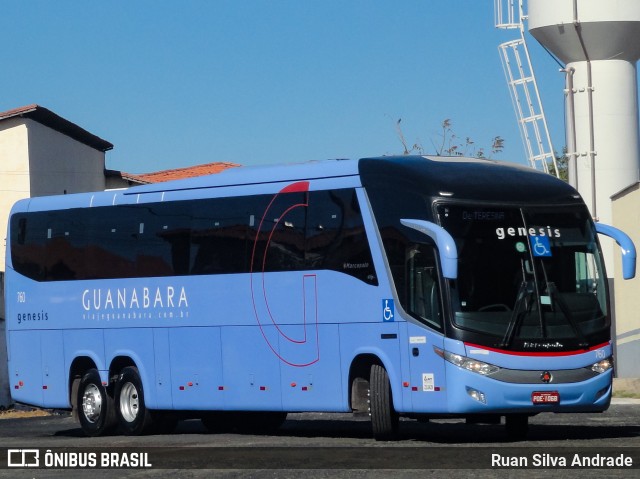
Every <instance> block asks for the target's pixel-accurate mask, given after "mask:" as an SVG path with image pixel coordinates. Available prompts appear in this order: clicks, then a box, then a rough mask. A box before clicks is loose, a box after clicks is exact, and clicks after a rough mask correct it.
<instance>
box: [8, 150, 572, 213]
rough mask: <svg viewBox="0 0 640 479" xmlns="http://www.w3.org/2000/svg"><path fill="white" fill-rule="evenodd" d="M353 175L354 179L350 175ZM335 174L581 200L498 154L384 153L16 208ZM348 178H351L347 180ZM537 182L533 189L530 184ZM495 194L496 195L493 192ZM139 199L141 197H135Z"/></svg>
mask: <svg viewBox="0 0 640 479" xmlns="http://www.w3.org/2000/svg"><path fill="white" fill-rule="evenodd" d="M349 178H351V179H349ZM323 179H326V180H331V179H336V180H340V181H336V184H340V185H342V186H341V187H345V186H344V185H346V184H347V183H348V184H349V186H352V187H353V186H361V185H364V186H365V187H369V186H382V187H387V188H405V187H408V188H416V189H419V190H420V191H422V192H423V193H425V194H429V195H432V196H437V195H439V194H441V193H442V192H445V193H447V192H449V193H456V197H457V198H467V199H478V200H483V199H492V198H494V199H499V198H500V197H506V198H509V199H511V200H523V201H532V200H534V201H535V200H538V201H539V200H541V198H540V196H541V193H540V192H541V191H544V195H545V198H544V201H542V202H545V203H546V202H549V201H558V200H560V199H563V200H566V199H568V198H569V197H572V198H573V201H576V199H577V198H579V196H576V195H577V192H576V191H575V190H574V189H573V188H572V187H571V186H569V185H567V184H566V183H564V182H562V181H559V180H557V179H556V178H554V177H552V176H551V175H548V174H545V173H542V172H539V171H536V170H533V169H531V168H528V167H525V166H520V165H516V164H513V163H505V162H500V161H494V160H486V159H478V158H466V157H441V156H384V157H377V158H376V157H372V158H363V159H360V160H342V159H335V160H322V161H309V162H305V163H294V164H282V165H269V166H244V167H239V168H230V169H227V170H225V171H223V172H221V173H217V174H213V175H206V176H200V177H195V178H187V179H181V180H174V181H167V182H162V183H155V184H150V185H142V186H134V187H131V188H128V189H123V190H112V191H105V192H93V193H91V192H90V193H78V194H70V195H60V196H50V197H37V198H32V199H26V200H21V201H20V202H18V203H17V204H16V205H15V206H14V212H16V211H26V210H30V211H44V210H55V209H67V208H78V207H91V206H107V205H116V204H131V203H132V202H133V201H134V197H136V198H144V197H146V198H145V199H143V200H141V201H162V199H160V195H164V194H165V193H171V195H170V196H169V197H167V198H166V199H169V198H171V199H184V198H186V197H187V196H186V195H187V193H185V194H184V195H183V194H182V193H180V192H194V191H195V192H197V190H206V189H210V188H222V187H242V186H245V187H251V186H258V185H267V184H276V183H280V184H283V183H290V182H295V181H304V180H323ZM344 180H348V181H347V183H345V181H344ZM532 184H536V185H537V186H538V187H537V188H533V189H531V190H528V189H527V188H526V187H524V188H523V186H528V185H532ZM245 190H246V191H247V192H246V193H243V194H256V193H250V192H249V191H256V189H255V188H246V189H245ZM490 197H491V198H490ZM136 201H137V199H136Z"/></svg>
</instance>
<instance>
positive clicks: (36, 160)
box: [26, 119, 105, 197]
mask: <svg viewBox="0 0 640 479" xmlns="http://www.w3.org/2000/svg"><path fill="white" fill-rule="evenodd" d="M26 123H27V129H28V132H29V164H30V180H31V196H32V197H34V196H46V195H62V194H65V193H81V192H85V191H102V190H104V189H105V177H104V153H103V152H101V151H98V150H96V149H94V148H91V147H90V146H87V145H85V144H83V143H80V142H78V141H75V140H73V139H71V138H69V137H68V136H66V135H63V134H62V133H58V132H57V131H55V130H52V129H51V128H48V127H46V126H44V125H42V124H40V123H38V122H35V121H33V120H29V119H28V120H26Z"/></svg>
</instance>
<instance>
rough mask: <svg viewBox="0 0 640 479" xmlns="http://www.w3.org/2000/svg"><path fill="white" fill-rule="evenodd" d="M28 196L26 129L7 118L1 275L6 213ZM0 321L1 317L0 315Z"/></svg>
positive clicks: (1, 161) (1, 176) (0, 160)
mask: <svg viewBox="0 0 640 479" xmlns="http://www.w3.org/2000/svg"><path fill="white" fill-rule="evenodd" d="M30 194H31V186H30V181H29V134H28V130H27V125H26V124H25V121H24V120H23V119H20V118H11V119H9V120H6V121H3V122H0V234H1V236H0V238H1V239H2V242H1V243H0V271H4V246H5V239H6V234H7V231H6V225H7V220H8V218H9V211H10V210H11V206H12V205H13V204H14V203H15V202H16V201H18V200H19V199H21V198H27V197H29V195H30ZM3 306H4V302H3ZM0 313H4V311H2V312H0ZM0 317H4V314H1V315H0Z"/></svg>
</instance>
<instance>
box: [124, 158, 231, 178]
mask: <svg viewBox="0 0 640 479" xmlns="http://www.w3.org/2000/svg"><path fill="white" fill-rule="evenodd" d="M239 166H241V165H238V164H236V163H227V162H217V163H206V164H204V165H195V166H188V167H186V168H175V169H172V170H163V171H156V172H154V173H142V174H139V175H132V174H130V173H124V172H122V177H123V178H125V179H129V180H133V181H137V182H140V183H161V182H163V181H171V180H181V179H184V178H193V177H195V176H204V175H213V174H216V173H220V172H221V171H224V170H226V169H228V168H236V167H239Z"/></svg>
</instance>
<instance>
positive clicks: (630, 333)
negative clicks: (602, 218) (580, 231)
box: [601, 183, 640, 378]
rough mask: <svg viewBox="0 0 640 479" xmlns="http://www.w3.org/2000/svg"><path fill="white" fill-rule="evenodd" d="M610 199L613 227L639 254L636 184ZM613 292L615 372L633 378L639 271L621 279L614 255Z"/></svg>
mask: <svg viewBox="0 0 640 479" xmlns="http://www.w3.org/2000/svg"><path fill="white" fill-rule="evenodd" d="M612 200H613V224H614V225H615V226H616V228H620V229H621V230H622V231H624V232H625V233H627V234H628V235H629V236H630V237H631V239H632V240H633V242H634V244H635V246H636V248H637V249H638V252H640V184H639V183H636V184H634V185H631V186H629V187H628V188H625V189H624V190H622V191H621V192H619V193H616V194H615V195H614V196H613V197H612ZM601 238H602V237H601ZM601 241H603V242H604V241H605V240H603V239H601ZM614 293H615V302H616V304H615V308H616V315H615V316H616V325H615V326H616V327H615V338H614V339H615V343H614V344H615V347H616V353H617V355H616V365H615V366H616V373H617V376H618V377H620V378H637V377H640V268H638V270H637V272H636V277H635V278H634V279H630V280H624V279H622V261H621V258H620V255H619V254H616V255H615V291H614Z"/></svg>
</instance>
